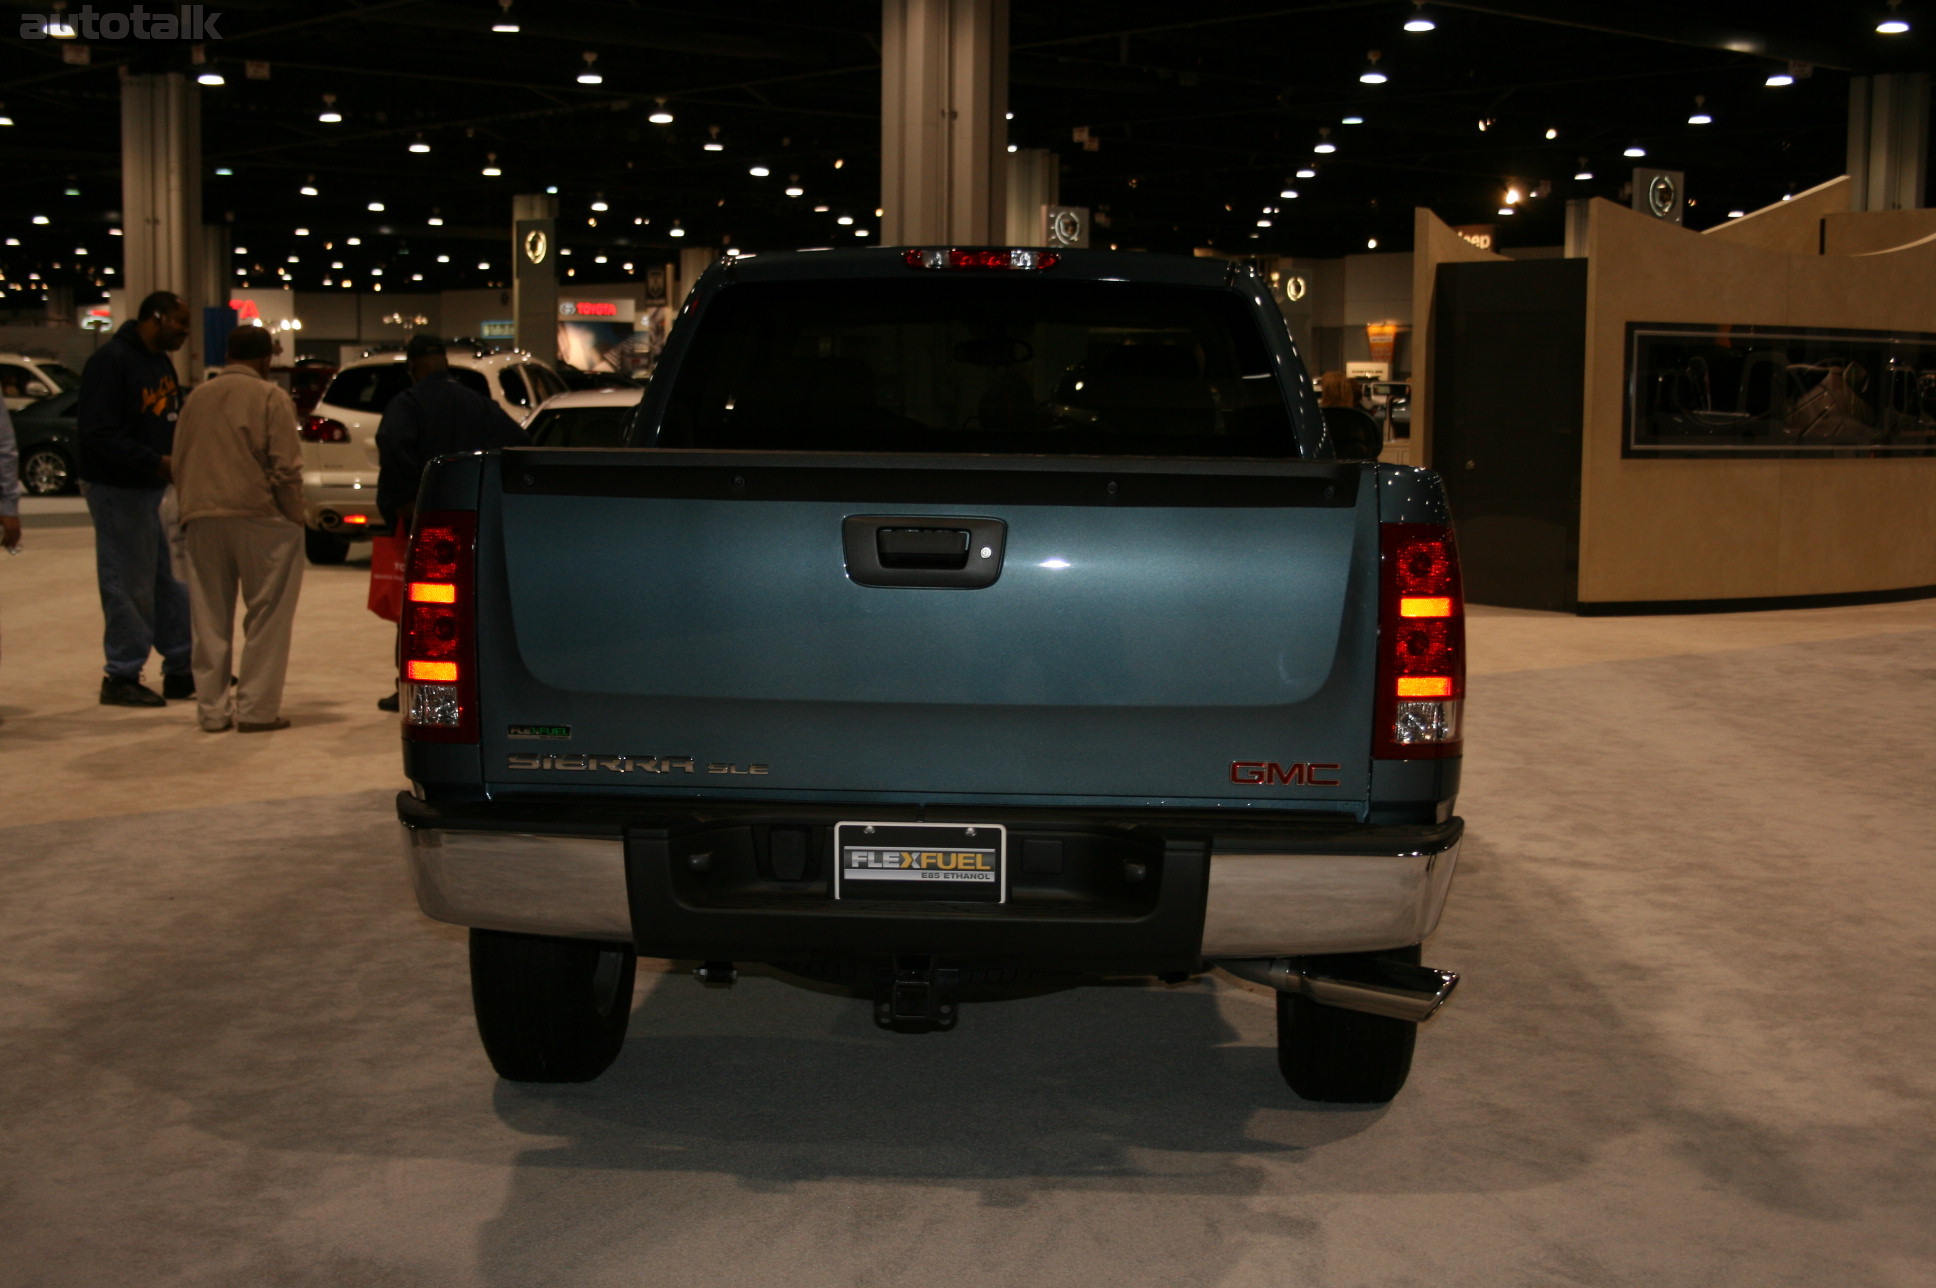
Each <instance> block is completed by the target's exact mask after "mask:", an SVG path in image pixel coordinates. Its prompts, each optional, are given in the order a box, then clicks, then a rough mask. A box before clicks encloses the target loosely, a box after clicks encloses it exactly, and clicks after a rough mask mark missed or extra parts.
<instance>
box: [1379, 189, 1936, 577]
mask: <svg viewBox="0 0 1936 1288" xmlns="http://www.w3.org/2000/svg"><path fill="white" fill-rule="evenodd" d="M1850 190H1851V189H1850V185H1849V182H1848V180H1846V179H1838V180H1835V181H1833V182H1831V183H1828V184H1824V185H1822V186H1821V187H1819V188H1816V189H1813V190H1811V191H1809V192H1807V193H1803V194H1799V195H1797V196H1796V197H1795V198H1793V199H1792V200H1789V201H1785V202H1782V203H1780V204H1778V205H1776V206H1771V207H1769V208H1767V209H1765V210H1761V211H1756V212H1754V213H1753V214H1750V215H1747V216H1745V217H1743V218H1739V219H1735V220H1731V221H1730V222H1728V223H1726V224H1722V225H1719V226H1717V227H1715V228H1711V229H1709V230H1707V231H1706V232H1704V233H1696V232H1690V231H1689V230H1687V229H1685V228H1682V227H1680V226H1678V225H1676V224H1673V223H1669V222H1665V221H1663V220H1660V219H1656V218H1653V217H1651V216H1649V215H1647V214H1643V213H1638V212H1635V211H1632V210H1628V209H1626V208H1623V207H1621V206H1617V205H1614V204H1613V203H1611V202H1606V201H1598V200H1596V201H1594V202H1592V203H1591V205H1590V207H1589V212H1588V214H1589V217H1588V223H1587V228H1586V235H1585V238H1584V242H1583V245H1584V249H1585V254H1584V256H1582V257H1575V258H1562V259H1545V260H1525V261H1514V260H1509V259H1505V258H1504V257H1501V256H1498V255H1494V254H1492V253H1490V252H1488V251H1484V250H1480V249H1478V248H1477V247H1474V246H1472V245H1471V244H1469V243H1468V242H1466V241H1465V240H1464V239H1462V238H1460V237H1459V236H1458V234H1457V233H1455V232H1454V231H1453V230H1452V229H1450V228H1449V227H1447V226H1446V225H1445V224H1444V223H1442V222H1440V221H1439V220H1438V219H1437V218H1436V217H1435V216H1433V215H1432V214H1431V213H1430V212H1428V211H1423V210H1421V211H1419V212H1418V215H1417V225H1418V227H1417V237H1416V240H1415V250H1416V258H1415V262H1414V316H1415V319H1416V320H1417V321H1416V324H1417V326H1418V328H1419V332H1420V334H1419V335H1418V336H1417V338H1416V346H1417V352H1416V358H1415V378H1414V394H1413V409H1412V421H1413V434H1414V437H1415V439H1416V441H1417V450H1418V453H1419V456H1420V458H1421V463H1424V464H1429V465H1432V466H1433V467H1435V468H1437V469H1438V470H1439V471H1440V472H1441V473H1442V474H1443V475H1444V476H1445V479H1446V486H1447V490H1448V491H1449V493H1450V494H1451V497H1452V502H1453V507H1454V512H1455V514H1456V515H1457V516H1458V520H1459V534H1460V542H1461V545H1462V548H1463V552H1464V556H1465V566H1466V575H1467V578H1468V582H1467V591H1468V594H1469V596H1470V597H1471V598H1472V599H1473V600H1474V601H1475V602H1478V603H1489V604H1498V605H1506V606H1512V607H1524V608H1541V609H1558V610H1567V611H1579V612H1583V613H1595V612H1602V613H1604V612H1669V611H1704V610H1714V609H1725V608H1747V607H1764V606H1775V605H1795V606H1800V605H1808V604H1822V603H1836V602H1858V601H1863V600H1884V599H1897V598H1910V597H1920V596H1927V595H1936V211H1932V210H1896V211H1879V212H1872V213H1871V212H1852V211H1850V210H1849V209H1848V206H1849V194H1850Z"/></svg>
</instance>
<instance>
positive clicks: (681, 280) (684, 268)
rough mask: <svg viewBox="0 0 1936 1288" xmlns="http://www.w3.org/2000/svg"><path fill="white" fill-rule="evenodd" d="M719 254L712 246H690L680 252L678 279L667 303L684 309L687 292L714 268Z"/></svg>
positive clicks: (673, 284) (674, 282)
mask: <svg viewBox="0 0 1936 1288" xmlns="http://www.w3.org/2000/svg"><path fill="white" fill-rule="evenodd" d="M718 258H719V252H718V251H716V250H714V249H712V248H711V247H710V246H690V247H687V248H686V249H685V250H682V251H680V252H679V265H678V270H677V277H676V278H675V280H674V281H673V283H672V285H671V290H670V293H669V294H668V295H667V296H666V302H667V303H669V304H671V305H672V307H673V308H675V309H677V308H680V307H682V306H683V305H684V304H685V302H686V292H687V291H690V290H691V289H692V284H693V283H694V282H696V281H698V280H699V275H700V274H701V273H703V272H705V271H706V270H707V269H709V268H711V267H712V266H713V261H714V260H716V259H718ZM675 316H676V315H675Z"/></svg>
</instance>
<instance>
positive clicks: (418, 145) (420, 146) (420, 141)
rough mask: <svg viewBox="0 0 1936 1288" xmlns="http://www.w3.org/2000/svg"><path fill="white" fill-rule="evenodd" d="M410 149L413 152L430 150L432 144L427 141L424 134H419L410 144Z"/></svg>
mask: <svg viewBox="0 0 1936 1288" xmlns="http://www.w3.org/2000/svg"><path fill="white" fill-rule="evenodd" d="M410 150H411V151H412V152H428V151H430V145H429V144H428V143H425V142H424V136H423V135H421V134H419V135H418V136H417V137H416V139H415V140H414V141H412V143H411V144H410Z"/></svg>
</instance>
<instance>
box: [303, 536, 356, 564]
mask: <svg viewBox="0 0 1936 1288" xmlns="http://www.w3.org/2000/svg"><path fill="white" fill-rule="evenodd" d="M303 553H304V554H306V555H308V556H309V562H311V563H313V564H339V563H342V562H343V561H344V560H346V559H348V558H349V557H350V539H349V538H348V537H339V536H337V535H336V534H335V533H334V532H318V531H317V530H316V529H315V528H304V529H303Z"/></svg>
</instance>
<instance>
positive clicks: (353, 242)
mask: <svg viewBox="0 0 1936 1288" xmlns="http://www.w3.org/2000/svg"><path fill="white" fill-rule="evenodd" d="M343 244H344V245H345V246H361V245H362V244H363V239H362V238H361V237H351V238H348V239H346V240H345V241H344V242H343Z"/></svg>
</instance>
